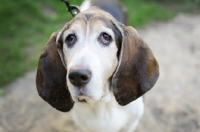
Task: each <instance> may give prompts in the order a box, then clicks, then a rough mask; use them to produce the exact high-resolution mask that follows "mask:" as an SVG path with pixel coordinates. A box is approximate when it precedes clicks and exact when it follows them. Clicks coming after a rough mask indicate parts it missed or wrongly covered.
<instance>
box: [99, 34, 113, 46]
mask: <svg viewBox="0 0 200 132" xmlns="http://www.w3.org/2000/svg"><path fill="white" fill-rule="evenodd" d="M99 41H100V42H101V43H103V44H105V45H108V44H109V43H110V42H111V41H112V37H111V36H110V35H108V34H107V33H105V32H103V33H101V34H100V36H99Z"/></svg>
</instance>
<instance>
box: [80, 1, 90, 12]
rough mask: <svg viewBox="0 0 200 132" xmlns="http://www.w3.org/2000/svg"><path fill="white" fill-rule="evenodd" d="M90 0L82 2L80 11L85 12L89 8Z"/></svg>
mask: <svg viewBox="0 0 200 132" xmlns="http://www.w3.org/2000/svg"><path fill="white" fill-rule="evenodd" d="M91 5H92V4H91V0H84V1H83V3H82V4H81V6H80V11H81V12H82V11H85V10H87V9H88V8H89V7H91Z"/></svg>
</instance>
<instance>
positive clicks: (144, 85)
mask: <svg viewBox="0 0 200 132" xmlns="http://www.w3.org/2000/svg"><path fill="white" fill-rule="evenodd" d="M158 76H159V66H158V63H157V61H156V59H155V58H154V55H153V53H152V51H151V50H150V48H149V47H148V45H147V44H146V43H145V42H144V41H143V39H142V38H141V37H140V36H139V35H138V33H137V31H136V30H135V29H134V28H133V27H131V26H125V25H124V24H122V23H120V22H118V21H117V20H116V19H115V18H114V17H113V16H112V15H111V14H110V13H108V12H105V11H103V10H102V9H100V8H98V7H91V8H89V9H88V10H86V11H83V12H81V13H79V14H77V15H76V16H75V17H74V18H73V19H72V20H71V21H70V22H68V23H66V24H65V26H64V27H63V28H62V29H61V30H60V31H59V32H55V33H53V34H52V35H51V37H50V39H49V41H48V43H47V45H46V46H45V49H44V51H43V53H42V54H41V56H40V58H39V62H38V69H37V75H36V85H37V90H38V93H39V95H40V96H41V97H42V98H43V99H44V100H45V101H46V102H48V103H49V104H50V105H51V106H52V107H54V108H56V109H57V110H59V111H62V112H70V113H71V115H72V118H73V120H74V122H75V123H76V124H77V126H79V127H80V128H81V129H82V130H83V131H85V132H132V131H133V130H134V129H135V128H136V126H137V124H138V122H139V119H140V118H141V116H142V114H143V111H144V103H143V97H142V95H143V94H145V93H146V92H147V91H149V90H150V89H151V88H152V87H153V86H154V84H155V83H156V81H157V79H158Z"/></svg>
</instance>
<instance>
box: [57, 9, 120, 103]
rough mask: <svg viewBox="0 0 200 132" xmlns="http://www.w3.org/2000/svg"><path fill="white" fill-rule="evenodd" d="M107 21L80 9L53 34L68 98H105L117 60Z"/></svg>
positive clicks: (86, 99)
mask: <svg viewBox="0 0 200 132" xmlns="http://www.w3.org/2000/svg"><path fill="white" fill-rule="evenodd" d="M112 28H114V27H112V26H111V22H110V21H108V19H107V21H106V20H105V17H103V16H100V15H99V14H95V13H82V14H80V15H78V16H76V17H75V19H73V21H71V22H69V23H68V24H67V25H66V26H65V27H64V28H63V30H62V31H60V33H59V35H58V37H57V43H59V42H60V45H62V48H61V49H59V50H58V51H59V52H60V55H61V58H62V60H63V61H64V62H63V63H64V64H65V65H66V67H65V68H66V69H67V71H68V72H67V74H66V81H67V86H68V89H69V92H70V94H71V97H72V99H73V100H74V101H75V102H76V101H86V102H94V101H99V100H104V101H108V100H109V97H110V95H111V94H110V81H111V76H112V75H113V73H114V71H115V69H116V66H117V63H118V58H117V51H118V47H117V44H116V41H117V40H116V38H115V36H116V35H115V32H114V30H113V29H112Z"/></svg>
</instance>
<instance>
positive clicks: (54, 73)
mask: <svg viewBox="0 0 200 132" xmlns="http://www.w3.org/2000/svg"><path fill="white" fill-rule="evenodd" d="M56 38H57V33H53V34H52V35H51V37H50V40H49V41H48V43H47V45H46V46H45V49H44V51H43V53H42V54H41V56H40V58H39V62H38V69H37V75H36V85H37V90H38V93H39V95H40V96H41V97H42V98H43V99H44V100H45V101H46V102H48V103H49V104H50V105H51V106H53V107H54V108H56V109H57V110H60V111H62V112H67V111H69V110H70V109H71V108H72V107H73V104H74V102H73V101H72V99H71V96H70V93H69V91H68V89H67V84H66V73H67V71H66V69H65V67H64V66H63V64H62V62H61V58H60V56H59V54H58V51H57V46H56Z"/></svg>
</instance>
